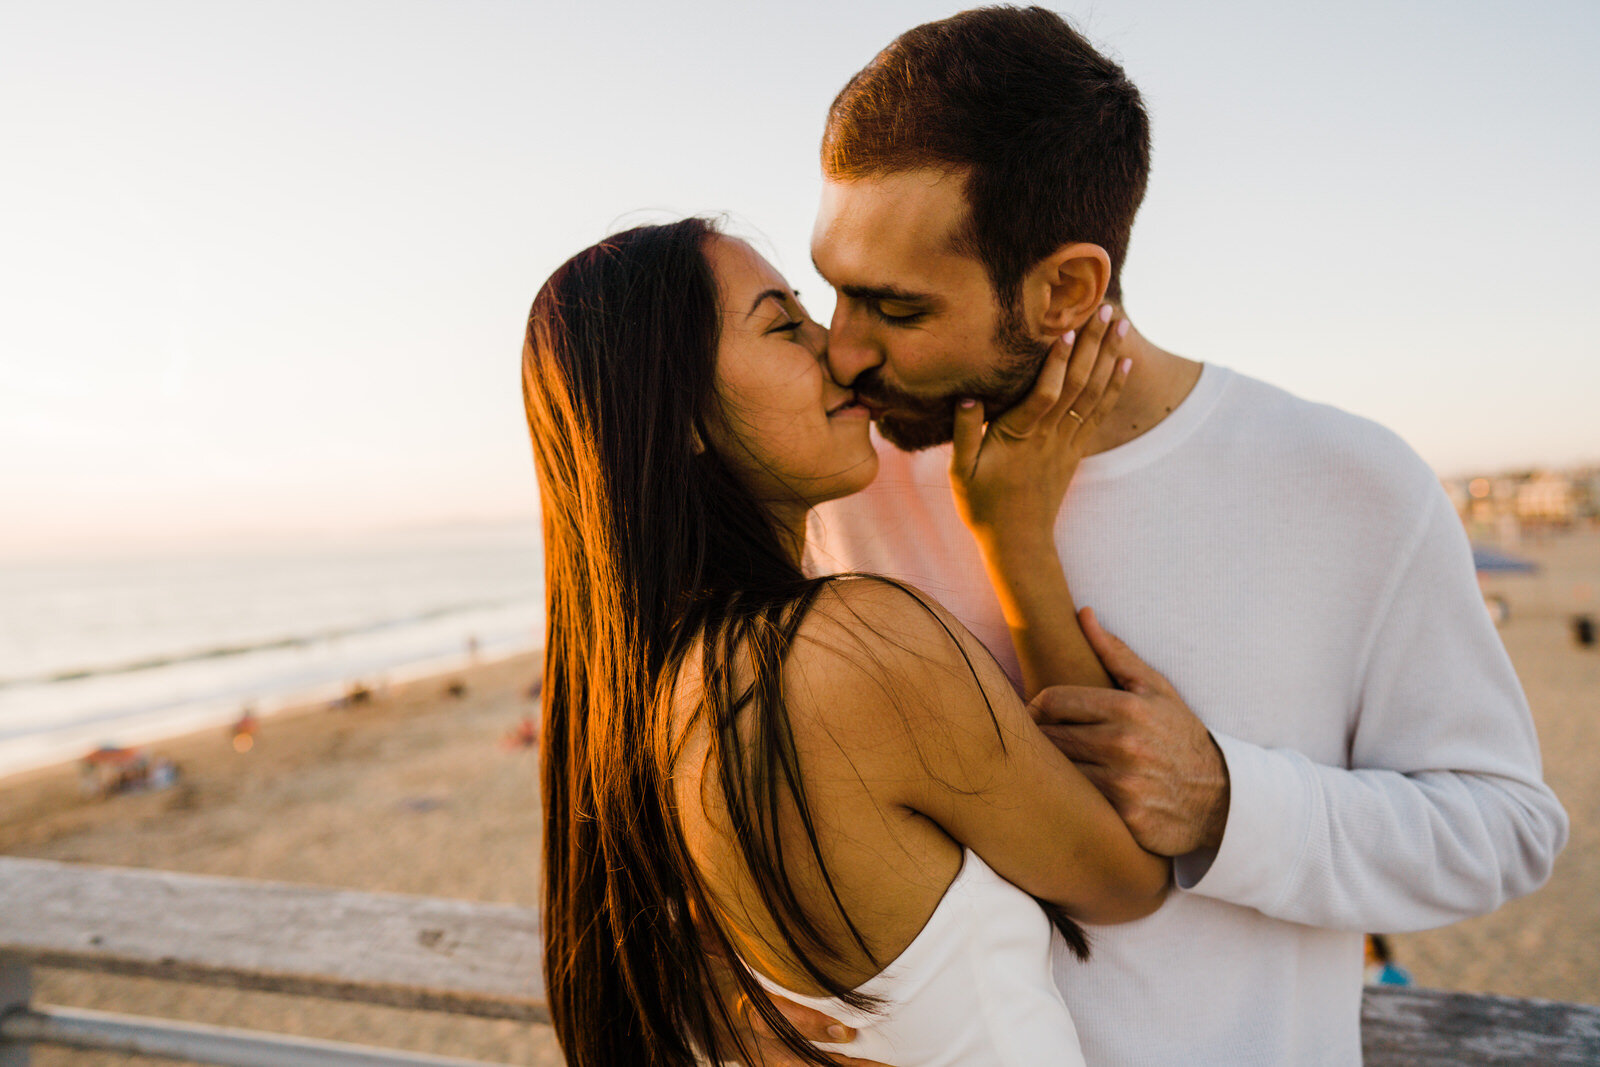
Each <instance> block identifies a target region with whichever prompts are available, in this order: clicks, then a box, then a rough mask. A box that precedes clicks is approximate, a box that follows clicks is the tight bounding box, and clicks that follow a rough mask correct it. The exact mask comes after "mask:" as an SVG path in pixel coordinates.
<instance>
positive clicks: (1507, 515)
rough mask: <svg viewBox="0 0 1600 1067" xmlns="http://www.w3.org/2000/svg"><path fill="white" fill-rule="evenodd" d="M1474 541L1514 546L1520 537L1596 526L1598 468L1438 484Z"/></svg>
mask: <svg viewBox="0 0 1600 1067" xmlns="http://www.w3.org/2000/svg"><path fill="white" fill-rule="evenodd" d="M1443 484H1444V488H1445V492H1446V493H1448V494H1449V496H1450V499H1451V502H1452V503H1454V504H1455V506H1456V513H1457V514H1458V515H1460V516H1461V521H1462V523H1463V524H1464V525H1465V526H1466V527H1467V532H1468V533H1469V534H1470V535H1471V536H1472V537H1473V538H1474V539H1475V540H1480V539H1481V540H1492V541H1498V542H1500V543H1502V544H1514V543H1515V542H1516V541H1517V540H1518V539H1519V538H1520V537H1521V536H1522V535H1523V534H1525V533H1538V532H1541V531H1550V530H1567V529H1572V528H1573V527H1575V526H1581V525H1600V467H1581V468H1576V469H1573V470H1564V471H1558V470H1525V471H1512V472H1501V473H1497V474H1477V475H1468V476H1465V477H1459V478H1446V479H1443Z"/></svg>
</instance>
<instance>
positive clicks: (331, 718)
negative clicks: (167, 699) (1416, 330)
mask: <svg viewBox="0 0 1600 1067" xmlns="http://www.w3.org/2000/svg"><path fill="white" fill-rule="evenodd" d="M542 654H543V653H542V649H538V648H524V649H520V650H516V651H497V652H494V653H480V654H478V655H476V656H469V655H467V654H465V653H458V654H453V655H450V656H442V657H432V658H429V659H426V660H418V661H415V662H413V663H409V664H406V665H404V666H402V667H399V668H396V669H394V670H392V671H389V672H386V674H385V675H384V677H383V680H382V681H381V682H379V683H377V684H373V685H371V686H370V689H369V692H370V693H371V696H370V698H369V699H368V700H367V701H364V702H362V703H360V704H345V703H343V701H342V699H341V698H342V697H343V696H344V695H345V694H346V693H347V692H348V691H349V690H350V688H351V686H353V685H356V684H365V683H364V680H361V679H357V680H354V681H346V682H342V683H338V684H331V683H330V684H326V685H320V686H315V687H311V688H308V689H302V690H298V691H296V692H294V693H286V694H284V695H283V697H282V698H281V700H278V701H275V702H273V703H271V704H268V703H266V702H262V703H260V704H258V705H257V706H256V709H255V715H256V718H257V721H258V726H257V735H256V736H257V738H259V739H260V740H261V741H263V742H264V744H263V745H262V746H261V748H262V749H263V751H265V750H266V749H268V748H271V747H273V746H274V745H275V744H276V745H277V747H279V748H280V750H281V749H282V748H285V747H288V748H292V749H295V750H297V755H296V756H295V758H294V759H293V761H292V762H293V763H294V764H295V765H296V766H301V765H303V764H304V763H305V762H307V760H306V757H310V759H311V761H316V760H317V759H318V756H319V755H321V756H324V757H334V756H336V755H337V751H336V750H337V749H338V748H339V747H340V746H339V744H338V743H337V742H338V740H339V739H341V738H348V737H349V736H351V735H352V734H358V733H362V732H368V731H382V730H383V728H384V726H385V724H386V723H389V722H392V721H394V720H397V719H398V720H409V719H413V718H417V717H427V716H433V715H437V714H439V713H440V712H441V711H443V710H445V709H446V708H448V706H449V705H450V704H451V703H452V702H453V701H454V700H456V699H460V700H462V701H469V700H471V699H472V698H473V697H474V694H475V693H480V692H482V691H484V690H487V691H488V695H489V696H490V697H491V698H492V700H493V702H494V703H495V704H496V706H497V710H500V711H501V712H502V713H503V714H504V716H505V724H506V727H507V728H508V729H509V728H510V727H511V726H512V725H514V723H515V721H516V719H517V717H518V713H521V714H532V715H535V716H536V715H537V711H538V705H537V701H532V700H527V699H526V697H527V684H531V683H532V681H533V680H534V679H537V678H538V677H539V675H540V673H541V669H542ZM513 675H514V676H517V677H525V678H526V684H524V685H522V686H521V687H520V688H519V687H517V686H515V685H508V684H507V681H508V676H513ZM453 683H460V684H462V685H463V686H464V687H465V692H464V693H463V695H462V697H460V698H453V697H451V696H450V695H449V688H450V686H451V685H452V684H453ZM239 715H240V711H239V709H238V708H237V707H235V708H234V709H233V710H232V711H231V712H230V713H228V714H226V715H223V716H221V717H220V718H218V720H217V721H215V722H211V723H209V724H208V725H204V726H200V727H190V726H185V727H183V728H181V729H179V730H176V731H173V732H170V733H169V732H163V733H162V734H161V736H159V737H153V738H150V739H148V740H141V741H139V742H137V743H136V744H135V745H133V746H131V747H138V748H141V749H143V750H144V751H145V753H146V754H147V755H149V756H150V757H151V758H152V759H155V758H158V757H165V758H167V759H170V760H172V761H173V762H174V763H175V764H176V765H177V766H178V768H179V771H180V776H179V778H178V780H177V781H176V782H175V783H173V784H172V785H169V786H166V787H163V788H158V789H134V790H129V791H127V792H123V793H114V794H110V795H105V796H102V795H99V794H96V793H93V792H86V791H85V790H84V789H83V787H82V784H81V766H82V762H83V761H82V757H81V756H79V757H74V758H70V759H65V760H56V761H52V762H50V763H44V764H39V765H37V766H33V767H27V768H23V769H19V770H16V771H12V772H7V773H4V774H0V854H8V853H14V852H15V850H16V846H17V845H18V844H24V843H27V842H31V843H41V842H42V841H44V840H48V839H51V838H54V837H57V836H59V835H60V834H61V833H63V832H64V833H69V834H70V833H74V832H78V831H80V830H83V829H86V828H89V827H90V826H92V825H99V824H101V823H106V824H109V823H115V822H117V821H118V820H119V819H122V818H124V817H125V816H128V815H134V814H135V810H134V809H143V808H148V807H152V806H154V807H172V808H174V809H177V810H187V809H189V808H190V807H192V806H193V800H194V795H195V793H196V791H197V790H199V791H201V792H204V791H206V790H207V789H208V788H209V787H210V786H212V785H214V784H216V780H217V779H219V778H225V777H226V776H227V775H229V774H230V773H233V772H235V771H238V770H241V769H246V768H251V767H252V766H254V767H256V768H258V769H259V765H260V764H261V763H262V762H263V761H270V760H272V759H273V755H272V754H266V755H262V754H257V753H254V752H250V751H246V752H237V751H235V749H234V748H233V746H232V731H231V729H230V727H231V725H232V723H234V722H236V721H237V720H238V718H239ZM330 739H332V740H333V742H334V743H333V744H332V745H331V746H330V745H326V744H319V742H328V741H329V740H330ZM285 741H287V742H288V744H287V745H284V744H283V742H285ZM252 747H254V746H252ZM319 748H331V749H333V750H335V751H330V752H326V753H317V752H315V751H314V750H317V749H319ZM280 754H281V752H280ZM252 758H253V760H254V763H253V764H252ZM352 773H355V772H354V769H352ZM141 821H142V820H141ZM130 865H133V866H160V865H161V864H157V863H149V864H147V863H142V862H134V863H132V864H130ZM173 869H183V868H182V867H181V866H180V867H174V868H173Z"/></svg>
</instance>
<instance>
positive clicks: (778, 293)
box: [744, 289, 789, 319]
mask: <svg viewBox="0 0 1600 1067" xmlns="http://www.w3.org/2000/svg"><path fill="white" fill-rule="evenodd" d="M769 296H771V297H776V298H777V299H778V303H780V304H781V303H784V302H785V301H787V300H788V299H789V290H787V289H767V290H765V291H764V292H762V293H761V295H759V296H757V297H756V298H755V300H753V301H752V302H751V304H750V310H749V311H746V312H745V313H744V317H745V318H747V319H748V318H749V317H750V316H751V315H754V314H755V313H756V308H758V307H760V306H761V301H763V300H765V299H766V298H767V297H769Z"/></svg>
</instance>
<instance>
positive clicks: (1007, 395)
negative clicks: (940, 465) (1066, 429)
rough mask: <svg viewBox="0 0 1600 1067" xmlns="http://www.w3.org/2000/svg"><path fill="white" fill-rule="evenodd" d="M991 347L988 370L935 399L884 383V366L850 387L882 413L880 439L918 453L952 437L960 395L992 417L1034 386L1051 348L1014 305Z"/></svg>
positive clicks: (1002, 319)
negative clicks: (992, 354)
mask: <svg viewBox="0 0 1600 1067" xmlns="http://www.w3.org/2000/svg"><path fill="white" fill-rule="evenodd" d="M993 344H994V347H995V351H996V352H997V353H998V354H999V359H998V360H997V361H996V364H995V366H994V368H993V369H992V370H991V371H989V372H988V373H987V374H983V375H980V376H978V377H976V378H973V379H971V380H969V381H967V382H964V383H962V384H961V385H960V386H959V387H957V388H955V389H951V390H949V391H948V392H945V393H942V394H940V395H938V396H932V397H930V396H920V395H917V394H915V393H908V392H905V391H904V390H902V389H896V388H895V387H894V386H891V385H888V384H886V383H885V382H884V381H883V376H882V373H881V372H882V369H883V368H882V367H873V368H872V369H871V370H868V371H864V372H863V373H862V374H861V375H860V376H859V377H857V378H856V380H855V382H854V383H852V384H853V385H854V387H855V390H856V393H857V395H858V396H860V397H861V398H862V399H863V400H865V401H866V402H867V403H868V404H869V405H871V406H872V407H873V408H875V409H879V410H881V412H882V413H881V414H879V415H877V416H876V422H877V424H878V432H879V433H880V434H882V435H883V437H884V439H885V440H886V441H888V442H889V443H890V444H892V445H894V446H895V447H896V448H898V449H900V450H901V451H904V452H920V451H922V450H923V449H925V448H932V447H933V446H934V445H942V444H944V443H945V442H946V441H948V440H950V438H951V437H952V436H953V435H954V433H955V420H956V401H957V400H959V399H961V398H962V397H969V396H970V397H973V398H975V399H977V400H981V401H983V410H984V417H985V418H988V419H992V418H994V417H995V416H997V415H1000V414H1001V413H1003V412H1005V411H1008V410H1010V409H1011V408H1012V407H1013V406H1015V405H1016V404H1017V403H1018V402H1019V401H1021V400H1022V398H1023V397H1025V396H1027V395H1028V392H1029V391H1030V390H1031V389H1032V388H1033V383H1034V380H1035V379H1037V378H1038V377H1039V370H1040V368H1042V367H1043V366H1044V358H1045V356H1046V355H1048V354H1049V352H1050V344H1049V342H1043V341H1038V340H1035V339H1034V338H1033V337H1031V336H1029V334H1028V331H1027V329H1026V328H1025V327H1024V325H1023V322H1022V314H1021V311H1020V309H1018V308H1017V307H1015V306H1012V307H1009V308H1007V309H1006V310H1005V311H1004V312H1002V313H1001V315H1000V321H999V323H998V324H996V326H995V331H994V338H993ZM883 409H887V410H883Z"/></svg>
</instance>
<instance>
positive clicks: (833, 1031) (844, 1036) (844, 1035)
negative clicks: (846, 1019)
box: [828, 1023, 850, 1041]
mask: <svg viewBox="0 0 1600 1067" xmlns="http://www.w3.org/2000/svg"><path fill="white" fill-rule="evenodd" d="M828 1036H829V1037H831V1038H832V1039H833V1040H835V1041H849V1040H850V1031H848V1030H846V1029H845V1028H844V1027H842V1026H840V1025H839V1024H838V1023H834V1024H833V1025H832V1026H830V1027H828Z"/></svg>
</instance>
